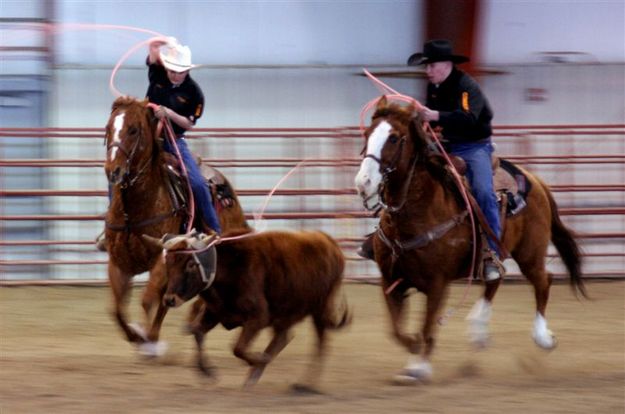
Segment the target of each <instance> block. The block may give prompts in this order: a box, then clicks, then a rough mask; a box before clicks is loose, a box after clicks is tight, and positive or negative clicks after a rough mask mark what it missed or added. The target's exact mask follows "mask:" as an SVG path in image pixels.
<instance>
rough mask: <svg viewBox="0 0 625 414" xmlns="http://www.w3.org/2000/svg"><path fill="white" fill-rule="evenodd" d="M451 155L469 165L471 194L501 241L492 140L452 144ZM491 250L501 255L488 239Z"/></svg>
mask: <svg viewBox="0 0 625 414" xmlns="http://www.w3.org/2000/svg"><path fill="white" fill-rule="evenodd" d="M450 153H451V154H453V155H457V156H458V157H460V158H462V159H463V160H464V161H465V162H466V164H467V173H466V177H467V179H468V180H469V184H470V185H471V192H472V193H473V196H474V197H475V200H476V201H477V204H478V205H479V206H480V208H481V209H482V212H484V216H485V217H486V221H487V222H488V225H489V226H490V228H491V229H492V230H493V233H495V234H496V235H497V238H499V239H501V223H500V221H499V207H498V205H497V197H496V196H495V190H494V188H493V167H492V163H491V155H492V153H493V145H492V143H491V142H490V140H488V141H486V142H477V143H476V142H471V143H462V144H451V145H450ZM488 245H489V246H490V248H491V249H492V250H493V251H494V252H496V253H497V254H499V250H498V249H497V245H496V244H495V242H494V241H493V240H491V238H490V237H489V238H488Z"/></svg>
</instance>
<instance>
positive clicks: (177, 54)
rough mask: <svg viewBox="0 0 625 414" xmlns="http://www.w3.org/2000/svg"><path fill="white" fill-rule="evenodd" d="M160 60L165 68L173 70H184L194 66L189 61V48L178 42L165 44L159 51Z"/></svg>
mask: <svg viewBox="0 0 625 414" xmlns="http://www.w3.org/2000/svg"><path fill="white" fill-rule="evenodd" d="M160 57H161V62H162V63H163V66H165V69H168V70H171V71H173V72H178V73H180V72H186V71H188V70H189V69H192V68H194V67H195V65H193V64H192V63H191V49H189V46H182V45H180V44H175V45H166V46H163V47H162V48H161V51H160Z"/></svg>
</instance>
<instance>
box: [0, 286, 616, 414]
mask: <svg viewBox="0 0 625 414" xmlns="http://www.w3.org/2000/svg"><path fill="white" fill-rule="evenodd" d="M588 288H589V289H588V290H589V292H590V294H591V295H592V297H593V300H592V301H581V302H580V301H578V300H577V299H576V298H575V297H574V296H573V295H572V294H571V292H570V290H569V287H568V285H564V284H559V285H556V286H554V288H553V290H552V296H551V301H550V306H549V309H548V314H547V316H548V320H549V322H550V328H551V329H552V330H553V331H554V333H555V334H556V335H557V337H558V340H559V346H558V348H557V349H556V350H554V351H552V352H545V351H543V350H541V349H539V348H537V347H536V346H535V345H534V343H533V341H532V339H531V337H530V332H531V327H532V320H533V316H534V310H533V309H534V300H533V294H532V291H531V290H530V288H529V286H528V285H526V284H520V283H518V284H513V283H506V284H504V285H503V286H502V288H501V289H500V291H499V293H498V296H497V298H496V302H495V309H494V315H493V321H492V325H491V330H492V334H493V342H492V345H491V347H490V348H489V349H487V350H485V351H479V352H477V351H474V350H472V349H471V347H470V346H469V344H468V341H467V336H466V324H465V321H464V317H465V315H466V314H467V312H468V310H469V308H470V306H471V304H472V303H473V302H474V300H475V299H476V298H477V297H478V296H479V294H480V291H481V287H480V286H477V285H476V286H473V287H472V288H471V290H470V292H469V299H468V301H467V302H466V304H464V305H463V306H461V307H458V308H457V309H456V310H457V312H456V313H455V315H454V316H453V317H452V318H451V319H450V320H449V321H448V323H447V324H446V325H444V326H442V327H441V328H440V330H439V342H438V348H437V350H436V352H435V356H434V359H433V365H434V377H433V380H432V382H431V383H429V384H425V385H418V386H398V385H394V384H393V383H392V381H391V378H392V376H393V374H394V373H395V372H397V371H398V370H399V369H400V368H401V367H402V366H403V364H404V362H405V360H406V354H405V352H404V351H403V350H402V349H401V348H400V347H399V346H398V345H397V344H395V343H394V342H393V340H392V339H391V338H390V335H389V333H388V326H387V317H386V310H385V309H384V307H383V303H382V296H381V292H380V289H379V287H377V286H373V285H360V284H348V285H347V288H346V291H347V295H348V300H349V301H350V305H351V307H352V309H353V312H354V321H353V324H352V325H351V326H350V327H349V328H347V329H346V330H344V331H338V332H333V333H332V334H331V335H330V343H331V346H330V356H329V358H328V360H327V364H326V366H325V370H324V373H323V375H322V380H321V383H320V385H319V391H320V393H319V394H306V395H302V394H298V393H296V392H294V391H293V390H292V389H291V385H292V384H293V383H295V382H297V380H298V379H299V378H300V377H301V376H302V374H303V373H304V371H305V368H306V364H307V362H308V359H309V355H310V352H311V349H312V346H313V343H314V341H313V332H312V326H311V324H310V322H309V321H308V320H307V321H304V323H302V324H300V325H299V326H298V328H297V329H296V331H295V339H294V340H293V341H292V342H291V344H290V345H289V346H288V347H287V348H286V349H285V350H284V352H283V353H282V354H281V355H280V356H279V357H278V358H277V359H276V360H275V361H274V363H273V364H272V365H270V366H269V367H268V368H267V370H266V371H265V375H264V376H263V377H262V378H261V380H260V382H259V383H258V384H257V385H256V386H255V387H254V388H252V389H251V390H243V389H242V388H241V385H242V383H243V380H244V378H245V375H246V373H247V369H246V367H245V366H244V365H243V363H241V362H240V361H239V360H238V359H236V358H235V357H234V356H233V355H232V353H231V351H230V348H231V345H232V343H233V340H234V335H236V334H237V332H238V331H233V332H227V331H225V330H224V329H223V328H221V327H219V328H216V329H215V330H214V331H213V332H212V333H211V334H209V336H208V337H207V343H206V350H207V352H208V353H209V355H211V357H212V362H213V363H214V364H216V365H217V367H218V370H219V371H218V374H219V379H218V381H217V382H215V383H214V382H211V381H209V380H207V379H205V378H203V377H202V376H201V375H199V374H198V372H197V371H196V370H195V367H194V355H195V350H194V344H193V341H192V338H191V337H189V336H185V335H183V334H182V329H181V328H182V325H183V319H184V316H185V315H186V313H187V311H188V307H187V306H186V305H185V307H183V308H181V309H178V310H175V311H173V312H171V313H170V314H169V315H168V319H167V320H166V321H165V329H164V331H163V339H164V340H166V341H168V343H169V351H168V353H167V355H166V356H164V357H162V358H160V359H152V360H148V359H145V358H142V357H140V356H139V355H138V354H137V353H136V352H135V349H134V348H133V347H132V346H131V345H129V344H128V343H126V342H125V341H124V340H123V339H122V337H121V334H120V332H118V330H117V328H116V326H115V325H114V324H113V321H112V318H111V317H110V316H109V313H108V310H109V305H110V301H109V299H110V298H109V290H108V288H104V287H5V288H0V412H1V413H2V414H12V413H168V414H171V413H230V414H232V413H237V414H238V413H258V412H271V413H359V414H360V413H506V414H510V413H567V414H569V413H593V414H594V413H596V414H599V413H624V412H625V307H624V302H625V282H623V281H618V282H594V283H592V284H589V285H588ZM464 290H465V286H464V285H463V284H458V285H455V286H454V287H453V289H452V292H451V296H450V298H449V300H448V302H447V304H448V306H449V307H457V306H458V305H459V304H460V301H461V297H462V295H463V293H464ZM138 294H139V292H138V289H137V290H135V292H134V296H133V300H132V302H131V308H130V310H131V313H132V316H133V317H134V319H136V320H140V317H141V314H140V311H139V306H138ZM422 303H423V297H422V296H420V295H413V296H412V297H411V316H412V317H413V319H414V318H415V317H417V316H419V314H420V308H421V305H422ZM412 326H413V327H414V326H415V323H412ZM266 341H267V336H265V335H263V336H261V337H260V338H259V339H258V340H257V341H256V343H255V348H260V347H261V346H264V344H265V343H266Z"/></svg>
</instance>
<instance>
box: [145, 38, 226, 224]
mask: <svg viewBox="0 0 625 414" xmlns="http://www.w3.org/2000/svg"><path fill="white" fill-rule="evenodd" d="M147 64H148V68H149V69H148V78H149V80H150V85H149V86H148V90H147V93H146V97H147V98H148V99H149V100H150V102H152V103H155V104H158V105H160V107H159V109H158V110H157V111H156V113H155V114H156V116H157V117H158V118H159V119H161V118H163V117H166V118H169V120H171V122H172V127H173V130H174V133H175V134H176V138H177V140H176V144H177V146H178V149H179V150H180V154H181V155H182V159H183V161H184V164H185V167H186V169H187V173H188V175H189V180H190V182H191V189H192V190H193V196H194V199H195V204H196V207H197V211H198V212H199V213H200V215H201V216H202V217H201V218H202V219H203V220H204V222H205V223H206V224H207V225H208V226H209V227H210V228H211V229H212V230H214V231H216V232H217V233H221V228H220V225H219V219H218V218H217V214H216V213H215V209H214V207H213V203H212V200H211V195H210V192H209V190H208V186H207V184H206V179H205V178H204V177H203V176H202V174H201V172H200V169H199V167H198V165H197V163H196V161H195V158H194V157H193V155H192V154H191V152H190V151H189V148H188V147H187V143H186V141H185V139H184V133H185V132H186V131H187V130H190V129H191V128H193V127H194V126H195V123H196V121H197V120H198V118H199V117H200V116H202V111H203V109H204V95H203V94H202V90H201V89H200V86H199V85H198V84H197V83H196V82H195V81H194V80H193V79H192V78H191V76H190V75H189V71H190V70H191V69H192V68H194V67H195V66H194V65H193V64H192V63H191V49H189V47H188V46H183V45H181V44H179V43H178V41H177V40H176V39H175V38H168V41H167V42H163V41H155V42H152V43H151V44H150V54H149V56H148V59H147ZM163 149H164V150H165V151H167V152H170V153H173V148H171V147H170V145H169V142H168V141H167V140H165V142H164V145H163ZM198 230H200V231H204V230H205V229H198Z"/></svg>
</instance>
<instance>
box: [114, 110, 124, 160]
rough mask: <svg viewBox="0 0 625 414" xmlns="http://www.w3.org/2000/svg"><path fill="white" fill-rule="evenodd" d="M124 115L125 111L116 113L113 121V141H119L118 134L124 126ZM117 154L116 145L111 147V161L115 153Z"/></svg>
mask: <svg viewBox="0 0 625 414" xmlns="http://www.w3.org/2000/svg"><path fill="white" fill-rule="evenodd" d="M125 116H126V113H125V112H122V113H121V114H119V115H117V116H116V117H115V120H114V121H113V142H117V143H119V142H121V138H119V134H120V132H121V131H122V129H123V128H124V117H125ZM116 154H117V147H113V149H112V150H111V161H113V160H114V159H115V155H116Z"/></svg>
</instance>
